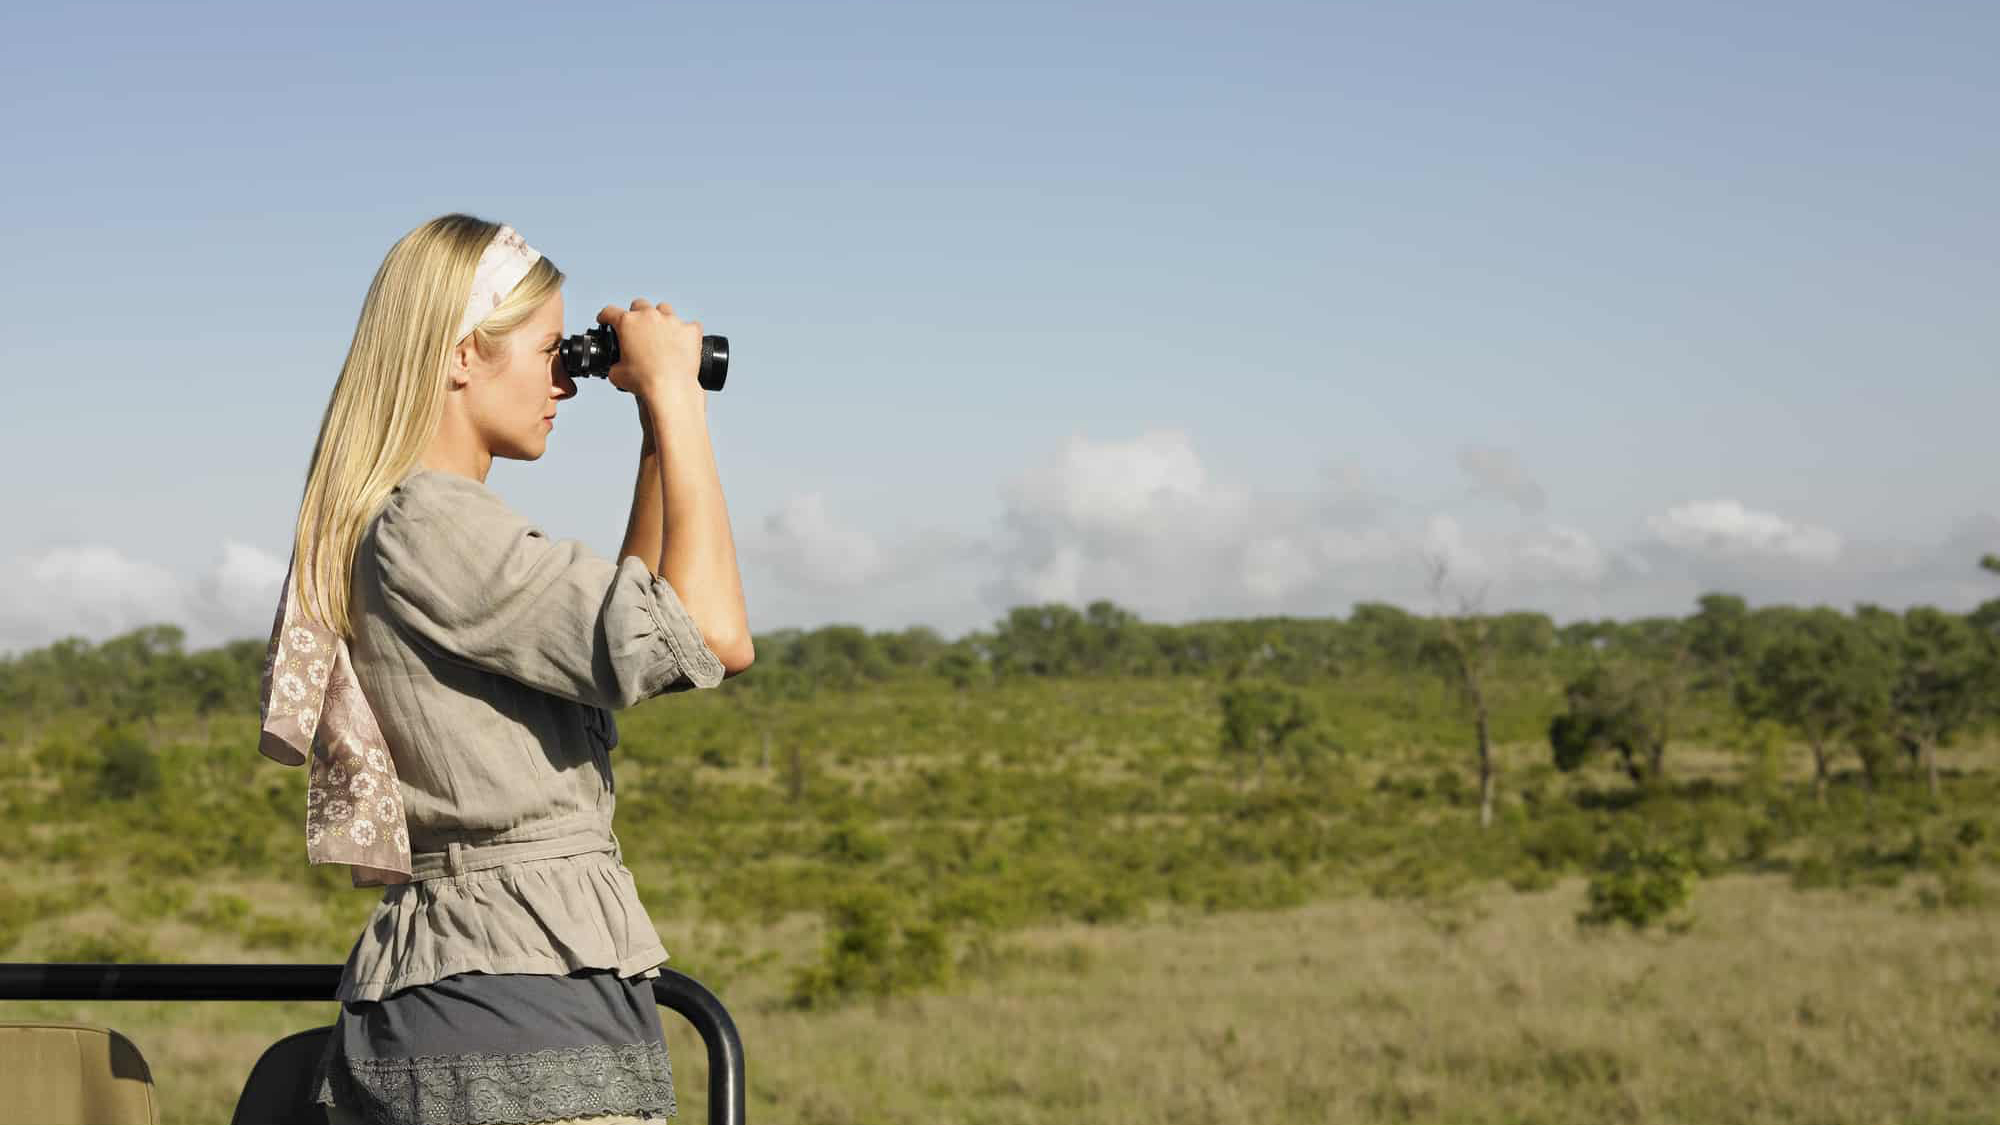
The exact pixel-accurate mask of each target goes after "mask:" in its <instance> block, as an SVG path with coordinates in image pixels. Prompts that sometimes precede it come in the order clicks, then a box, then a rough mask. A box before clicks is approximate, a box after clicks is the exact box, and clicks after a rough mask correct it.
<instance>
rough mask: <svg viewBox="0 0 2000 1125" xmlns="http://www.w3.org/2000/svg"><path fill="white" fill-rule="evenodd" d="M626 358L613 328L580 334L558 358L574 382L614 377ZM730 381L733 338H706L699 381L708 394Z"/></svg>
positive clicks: (602, 327) (566, 343)
mask: <svg viewBox="0 0 2000 1125" xmlns="http://www.w3.org/2000/svg"><path fill="white" fill-rule="evenodd" d="M621 354H623V353H621V352H620V351H619V350H618V333H616V332H613V331H612V330H611V326H610V325H609V324H600V325H598V326H597V327H595V328H592V329H589V330H587V331H584V332H579V333H577V334H576V335H574V336H571V337H570V338H568V339H566V340H564V341H563V342H562V344H561V345H560V347H559V349H558V351H557V352H556V356H557V358H558V359H560V360H562V366H563V372H564V373H565V374H567V375H568V376H569V377H570V378H572V379H584V378H589V377H591V376H596V377H597V378H600V379H608V378H610V377H611V367H612V365H613V364H615V363H617V362H618V357H619V356H620V355H621ZM727 378H729V337H727V336H703V337H702V338H701V371H700V372H699V373H698V374H696V376H695V381H696V382H698V383H700V384H701V387H702V389H703V390H705V391H719V390H721V389H722V383H723V380H725V379H727Z"/></svg>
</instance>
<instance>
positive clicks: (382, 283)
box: [292, 214, 563, 637]
mask: <svg viewBox="0 0 2000 1125" xmlns="http://www.w3.org/2000/svg"><path fill="white" fill-rule="evenodd" d="M499 229H500V224H499V223H493V222H488V221H486V220H485V219H477V218H474V217H472V216H471V215H461V214H450V215H440V216H438V217H437V218H435V219H432V220H430V221H429V222H427V223H425V224H423V225H422V226H420V227H418V228H416V229H415V230H413V231H411V232H409V233H408V234H406V235H404V236H403V237H402V238H400V239H398V240H397V242H396V244H395V245H394V246H392V247H390V248H389V253H388V255H387V256H386V257H384V258H383V259H382V265H381V267H380V268H378V269H377V270H376V271H375V280H374V281H372V282H370V283H369V286H368V296H367V297H366V298H365V299H364V300H363V301H362V302H361V316H360V318H359V320H358V321H357V322H356V323H355V326H354V341H353V343H351V344H349V345H348V348H347V361H346V362H345V363H343V364H341V367H340V379H339V381H338V382H336V383H334V385H333V395H332V397H331V398H330V399H329V400H328V402H327V405H326V414H325V415H324V416H323V417H322V418H321V419H320V424H319V440H318V441H317V442H316V443H314V445H313V454H312V464H311V466H310V467H309V468H308V469H307V470H306V485H305V492H304V494H303V496H302V497H301V498H300V501H299V518H298V524H297V526H296V528H295V532H296V539H295V543H294V546H293V548H292V574H293V576H294V578H295V579H296V581H297V584H298V590H297V598H298V612H300V613H303V614H306V615H307V616H309V617H311V618H312V619H314V620H315V621H317V622H318V623H319V624H321V625H324V626H326V627H327V628H328V629H331V630H333V631H334V632H335V633H336V634H338V635H340V636H342V637H352V636H353V629H352V620H351V618H350V617H349V604H348V587H349V582H350V575H351V574H352V572H353V567H354V555H355V552H356V551H357V550H359V549H360V546H361V539H362V536H363V535H365V534H366V533H367V530H368V523H369V521H370V520H372V519H374V518H375V513H376V512H377V511H379V510H380V509H381V507H382V505H383V504H384V503H386V502H387V501H388V498H389V493H390V492H391V491H393V490H394V489H395V487H396V486H397V485H398V484H400V483H402V480H403V478H404V477H405V476H408V475H409V473H410V472H411V470H413V469H415V468H416V467H417V463H418V461H419V460H421V459H422V457H423V453H424V448H425V447H426V446H427V445H428V444H429V443H430V440H431V437H432V435H433V434H434V433H435V432H436V430H437V427H438V422H439V420H440V419H441V418H442V417H443V415H444V396H445V365H446V363H447V362H448V361H449V360H450V358H451V353H452V349H453V348H454V347H455V346H456V345H457V344H458V339H457V338H454V337H453V336H452V333H453V332H454V331H456V330H457V328H458V323H459V318H460V316H462V315H463V314H464V312H465V302H466V301H467V300H468V299H469V298H470V297H471V295H472V272H473V269H474V267H476V266H477V265H478V264H479V255H480V254H481V253H482V252H484V251H485V249H486V244H487V243H488V242H490V241H491V240H492V238H493V235H494V233H495V232H496V231H498V230H499ZM562 283H563V272H562V271H561V270H559V269H557V268H556V267H555V263H553V262H551V261H549V259H548V258H547V257H543V258H542V259H541V260H539V261H537V262H536V263H535V264H534V265H533V266H532V267H530V268H529V270H528V274H527V276H526V277H524V278H522V279H521V281H520V283H519V284H517V285H515V286H514V288H513V289H512V290H511V291H510V292H509V293H508V294H507V296H506V298H505V299H504V300H502V301H501V302H500V304H499V306H498V307H496V308H495V309H494V310H493V311H492V312H491V313H490V314H488V315H487V317H486V318H485V319H484V320H482V321H480V322H479V324H478V325H477V326H476V327H475V328H473V330H472V343H473V347H474V348H475V349H476V350H477V351H478V352H479V354H480V355H482V356H486V357H489V358H493V357H498V356H500V355H502V354H504V353H505V351H506V349H507V347H508V342H507V339H506V337H507V336H508V334H509V333H511V332H513V331H514V330H515V329H517V328H519V327H520V326H521V325H522V324H523V323H524V322H525V321H526V320H527V319H528V318H529V317H530V316H532V315H534V312H535V310H536V309H537V308H539V307H541V305H542V302H544V301H546V300H548V299H549V298H550V297H552V296H554V295H555V292H556V290H557V289H558V288H560V287H561V286H562Z"/></svg>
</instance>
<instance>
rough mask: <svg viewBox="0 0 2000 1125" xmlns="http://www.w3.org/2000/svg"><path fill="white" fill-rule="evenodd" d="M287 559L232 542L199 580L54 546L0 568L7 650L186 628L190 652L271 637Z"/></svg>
mask: <svg viewBox="0 0 2000 1125" xmlns="http://www.w3.org/2000/svg"><path fill="white" fill-rule="evenodd" d="M284 573H285V566H284V562H283V560H282V559H280V558H278V557H276V556H273V555H271V554H270V553H269V552H266V551H263V550H260V549H258V548H255V547H250V546H246V545H244V544H241V543H235V542H227V543H224V544H223V547H222V557H221V559H220V560H219V561H218V562H217V563H216V565H215V566H213V567H212V568H210V569H209V570H208V571H206V572H204V573H202V574H199V575H196V576H194V577H192V578H189V577H183V576H181V575H177V574H174V573H173V572H171V571H169V570H167V569H166V568H164V567H161V566H159V565H157V564H154V563H149V562H145V561H143V560H140V559H134V558H131V557H129V556H127V555H125V554H124V553H123V552H121V551H119V550H117V549H116V548H113V547H104V546H95V545H83V546H66V547H53V548H49V549H47V550H44V551H41V552H37V553H32V554H27V555H17V556H15V557H13V558H10V559H7V560H5V561H4V562H0V591H4V592H0V651H7V652H18V651H21V650H23V649H30V648H37V647H40V646H42V645H46V644H48V643H50V642H52V641H55V640H59V639H61V638H63V637H71V636H80V637H83V638H85V639H86V640H89V641H92V642H96V641H102V640H105V639H108V638H110V637H114V636H117V635H119V634H121V633H126V632H129V631H131V630H133V629H137V628H140V627H142V626H146V625H160V624H173V625H179V626H180V627H181V628H182V629H183V630H184V631H185V632H186V634H187V638H186V640H187V647H189V648H190V649H195V648H206V647H208V646H211V645H215V644H220V643H222V642H224V641H229V640H235V639H237V638H240V637H248V636H260V635H268V634H269V633H270V629H271V616H272V614H273V613H274V612H275V611H276V609H277V598H278V586H279V583H280V582H281V581H282V580H283V579H284Z"/></svg>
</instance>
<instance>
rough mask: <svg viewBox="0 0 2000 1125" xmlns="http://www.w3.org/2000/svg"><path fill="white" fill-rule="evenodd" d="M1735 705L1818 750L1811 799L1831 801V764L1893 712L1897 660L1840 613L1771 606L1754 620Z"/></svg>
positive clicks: (1866, 632) (1857, 624)
mask: <svg viewBox="0 0 2000 1125" xmlns="http://www.w3.org/2000/svg"><path fill="white" fill-rule="evenodd" d="M1753 620H1754V627H1753V628H1752V630H1751V637H1752V641H1751V652H1750V655H1749V660H1748V667H1747V674H1746V675H1745V676H1744V677H1743V678H1741V679H1740V680H1738V682H1737V689H1738V691H1737V702H1738V705H1739V706H1740V707H1741V708H1742V710H1743V713H1744V714H1745V716H1746V717H1748V718H1750V719H1753V720H1755V719H1760V718H1769V719H1772V720H1774V721H1776V722H1778V723H1780V724H1783V725H1784V726H1786V727H1788V728H1790V729H1791V730H1792V731H1793V732H1794V733H1796V734H1797V735H1798V736H1799V737H1800V738H1802V739H1803V740H1804V741H1805V743H1806V746H1807V747H1808V748H1809V749H1810V750H1811V751H1812V756H1813V798H1814V800H1817V801H1822V802H1823V801H1825V800H1826V783H1827V779H1828V776H1829V761H1830V759H1831V756H1832V754H1833V753H1834V751H1835V750H1836V749H1837V748H1838V747H1839V745H1840V744H1842V743H1843V742H1846V743H1850V744H1853V745H1856V746H1857V747H1858V746H1859V744H1860V743H1861V741H1862V740H1864V739H1865V738H1866V737H1867V736H1868V734H1869V732H1870V729H1871V727H1872V725H1873V724H1875V723H1877V722H1879V721H1880V717H1881V716H1882V715H1883V714H1884V713H1885V712H1886V711H1887V709H1888V698H1887V697H1888V691H1889V681H1890V675H1891V661H1890V657H1889V654H1888V652H1887V650H1886V649H1885V648H1884V647H1883V645H1882V644H1881V643H1880V641H1879V639H1877V638H1876V637H1873V636H1871V635H1870V632H1869V630H1867V629H1865V628H1863V627H1862V626H1861V625H1860V624H1859V623H1857V622H1856V621H1853V620H1851V619H1849V618H1848V617H1847V616H1846V615H1845V614H1842V613H1841V612H1840V611H1839V610H1835V609H1827V608H1824V607H1820V608H1814V609H1805V610H1800V609H1792V608H1789V607H1783V608H1772V609H1766V610H1761V611H1759V612H1758V613H1757V614H1756V615H1754V619H1753Z"/></svg>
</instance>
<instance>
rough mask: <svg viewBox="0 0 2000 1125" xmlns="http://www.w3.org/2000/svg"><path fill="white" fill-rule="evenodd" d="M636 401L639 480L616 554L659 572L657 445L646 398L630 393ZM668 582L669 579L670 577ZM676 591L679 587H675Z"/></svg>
mask: <svg viewBox="0 0 2000 1125" xmlns="http://www.w3.org/2000/svg"><path fill="white" fill-rule="evenodd" d="M632 397H633V399H635V400H636V401H637V402H638V404H639V429H640V432H641V434H642V436H641V438H640V440H639V479H638V480H637V481H635V482H633V485H632V514H631V515H630V516H628V517H626V520H625V542H624V543H623V544H621V545H620V546H619V548H618V557H619V558H620V559H623V558H624V557H625V556H627V555H637V556H639V558H640V560H641V561H643V562H644V563H645V564H646V569H647V570H650V571H652V572H653V573H654V574H658V573H660V541H661V527H660V517H661V507H660V458H659V448H658V446H657V444H656V443H655V442H654V441H653V414H652V411H651V410H650V409H648V408H647V406H646V400H645V399H643V398H640V397H639V396H638V395H633V396H632ZM669 581H671V579H669ZM675 592H676V593H678V592H679V588H678V587H676V588H675Z"/></svg>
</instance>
